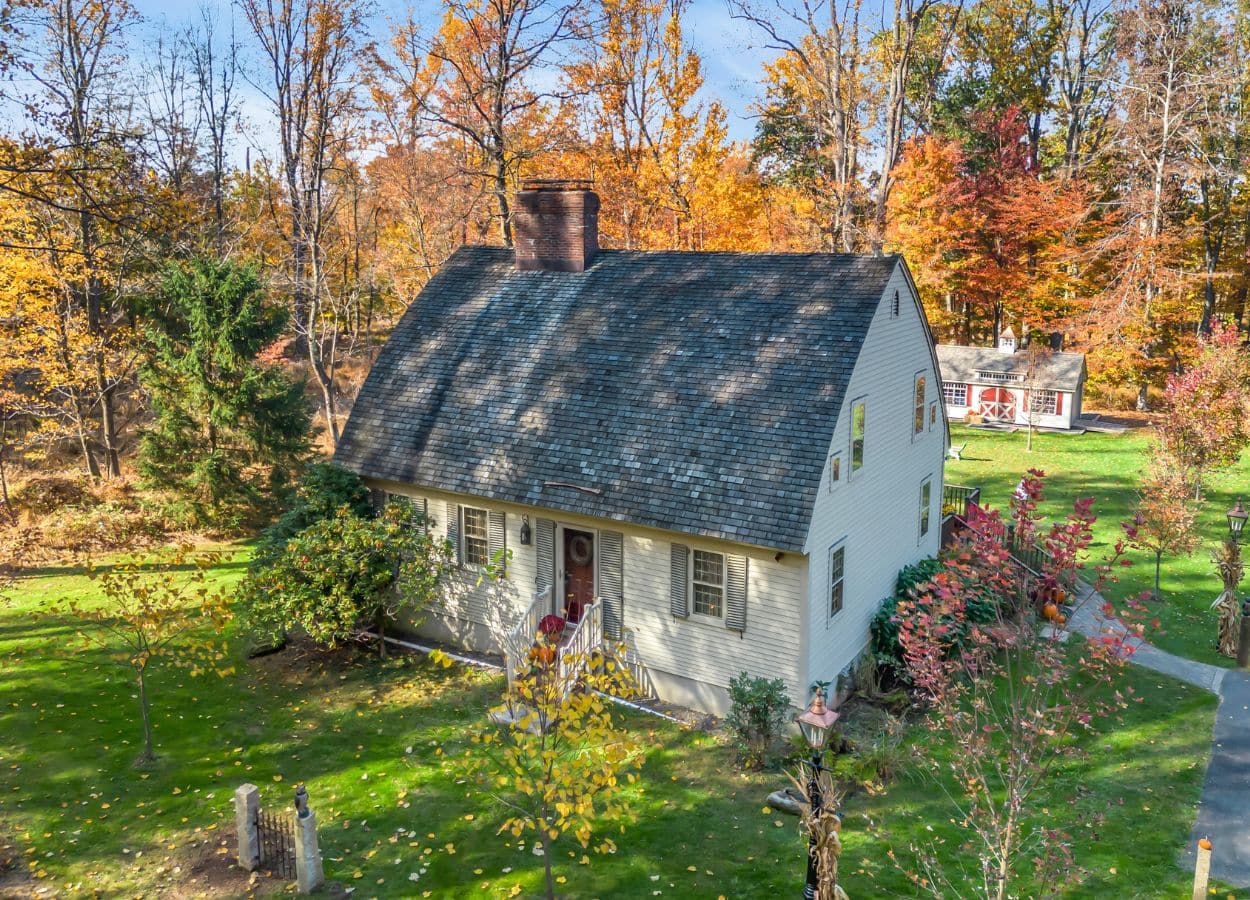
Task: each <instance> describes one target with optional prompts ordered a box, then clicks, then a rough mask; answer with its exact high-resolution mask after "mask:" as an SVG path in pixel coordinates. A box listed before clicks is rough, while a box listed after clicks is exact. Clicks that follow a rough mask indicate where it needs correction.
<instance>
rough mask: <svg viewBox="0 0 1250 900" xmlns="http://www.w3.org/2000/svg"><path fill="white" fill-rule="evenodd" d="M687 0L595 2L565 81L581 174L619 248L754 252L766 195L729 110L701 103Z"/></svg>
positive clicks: (606, 232) (698, 66)
mask: <svg viewBox="0 0 1250 900" xmlns="http://www.w3.org/2000/svg"><path fill="white" fill-rule="evenodd" d="M688 6H689V4H688V0H667V2H655V0H601V2H600V6H599V9H598V12H599V16H598V17H597V18H595V19H594V21H595V22H596V25H595V27H594V28H593V29H588V31H587V33H586V34H585V35H584V37H585V38H586V39H585V40H584V42H583V55H582V58H581V59H579V60H577V61H576V62H575V63H573V64H572V65H570V66H569V67H568V69H567V77H568V79H569V81H570V84H571V86H572V88H573V93H574V94H575V95H576V96H578V97H579V98H580V102H581V104H582V107H583V119H584V121H585V122H586V123H587V127H588V129H589V135H588V138H587V140H586V141H585V143H584V146H583V148H582V149H581V150H580V151H579V155H580V156H581V159H580V161H578V162H575V163H574V165H575V166H580V168H581V169H582V171H584V172H585V173H586V174H588V175H589V176H590V177H591V178H593V180H594V182H595V188H596V190H597V191H598V192H599V193H600V195H601V196H602V197H603V200H604V204H603V211H602V213H601V218H600V223H601V226H602V229H603V236H604V240H605V243H608V244H612V245H615V246H618V247H623V248H625V249H682V250H702V249H722V250H729V249H758V248H759V247H760V246H761V244H760V236H761V235H766V230H765V229H763V228H762V227H760V226H761V220H762V211H763V204H762V197H761V189H760V186H759V183H758V179H757V178H756V177H755V175H754V173H752V172H751V171H750V167H749V163H747V160H746V153H745V151H744V150H743V149H742V148H738V147H733V146H731V145H730V144H729V143H728V142H727V141H726V127H725V120H726V115H725V110H724V107H722V106H721V104H720V103H718V102H715V101H713V102H702V101H700V100H698V94H699V91H700V89H701V87H702V86H703V71H702V60H701V59H700V58H699V55H698V54H697V53H696V52H695V51H694V50H693V49H691V47H690V46H689V45H688V43H687V42H686V39H685V35H684V32H683V29H682V18H683V16H684V14H685V12H686V10H687V8H688Z"/></svg>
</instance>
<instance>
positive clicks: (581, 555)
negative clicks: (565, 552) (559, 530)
mask: <svg viewBox="0 0 1250 900" xmlns="http://www.w3.org/2000/svg"><path fill="white" fill-rule="evenodd" d="M590 559H591V543H590V538H589V537H587V536H586V535H584V534H575V535H573V539H572V540H571V541H569V562H570V563H572V564H573V565H575V566H588V565H590Z"/></svg>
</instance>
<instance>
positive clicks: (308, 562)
mask: <svg viewBox="0 0 1250 900" xmlns="http://www.w3.org/2000/svg"><path fill="white" fill-rule="evenodd" d="M425 526H426V522H425V520H424V517H423V516H422V515H421V514H420V513H418V512H417V511H416V510H414V509H413V507H412V506H411V505H410V504H408V503H404V502H401V501H398V500H392V501H391V502H390V503H388V504H387V506H386V509H385V510H383V512H382V514H381V515H380V516H378V517H377V518H364V517H361V516H359V515H356V514H355V513H354V512H352V510H351V509H349V508H347V507H343V508H342V509H340V510H339V512H338V514H337V515H335V516H333V517H332V518H329V519H319V520H317V521H314V522H313V523H312V524H311V525H309V526H308V527H307V528H305V529H304V530H303V531H299V532H297V533H295V534H293V535H291V536H290V537H288V538H286V540H285V543H284V544H283V545H282V546H281V549H280V550H279V551H278V552H276V553H271V554H269V555H267V556H266V557H264V558H263V560H261V561H260V562H259V563H258V564H257V565H256V566H255V567H254V568H253V569H252V570H251V571H250V572H248V575H247V577H246V578H245V579H244V582H243V584H242V585H240V588H239V602H240V604H241V607H242V610H243V618H244V621H245V622H246V623H247V625H248V627H249V628H250V629H251V630H252V631H253V632H254V633H255V634H256V635H257V636H258V637H261V638H265V639H268V640H271V641H273V642H275V643H277V642H278V641H280V640H281V639H282V636H283V635H284V634H285V633H286V631H287V630H289V629H291V628H294V627H298V628H301V629H303V631H304V632H305V633H306V634H307V635H308V636H309V637H310V638H311V639H312V640H313V641H314V642H316V643H318V644H321V645H322V646H325V647H330V648H333V647H337V646H338V645H339V644H340V643H341V642H343V641H345V640H348V639H350V638H353V637H355V636H357V635H359V634H360V633H361V631H362V630H363V629H366V628H368V627H370V626H372V627H374V628H375V629H376V630H377V640H378V653H379V654H380V655H382V656H385V655H386V641H385V640H384V637H385V628H386V624H387V623H388V622H391V621H393V620H394V619H395V618H396V617H397V616H399V614H400V613H401V612H404V611H408V612H415V611H417V610H420V609H421V608H422V607H424V606H425V605H426V604H428V603H429V602H430V601H431V600H433V599H434V598H435V597H436V595H437V592H438V588H439V585H440V584H441V582H442V580H443V578H444V576H445V575H446V573H447V572H448V571H449V570H450V568H451V565H452V548H451V546H450V544H449V543H448V542H447V541H445V540H441V539H438V538H435V537H434V536H433V535H432V534H430V533H429V532H428V530H427V528H426V527H425Z"/></svg>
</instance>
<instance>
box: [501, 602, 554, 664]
mask: <svg viewBox="0 0 1250 900" xmlns="http://www.w3.org/2000/svg"><path fill="white" fill-rule="evenodd" d="M550 610H551V588H550V587H545V588H543V589H542V590H541V591H538V592H537V593H536V594H534V601H533V602H532V603H531V604H530V606H529V609H527V610H526V611H525V612H524V613H522V615H521V618H520V619H519V620H518V621H517V623H516V625H514V626H513V628H512V630H511V631H509V632H508V633H507V634H506V635H505V636H504V640H503V644H504V648H503V651H504V652H503V656H504V665H505V668H506V670H507V673H508V684H509V686H511V684H512V682H513V681H514V680H516V674H517V672H518V671H519V670H520V668H521V666H522V665H523V664H524V662H525V659H526V655H527V654H528V653H529V651H530V648H531V647H533V646H534V640H535V638H537V637H538V623H539V622H540V621H541V620H542V617H543V616H545V615H546V614H547V613H548V612H549V611H550Z"/></svg>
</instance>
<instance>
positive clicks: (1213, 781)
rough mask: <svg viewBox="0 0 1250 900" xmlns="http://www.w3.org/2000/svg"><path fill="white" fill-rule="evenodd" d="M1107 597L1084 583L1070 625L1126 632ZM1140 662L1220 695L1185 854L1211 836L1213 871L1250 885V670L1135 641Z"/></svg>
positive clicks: (1190, 857)
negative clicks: (1111, 616)
mask: <svg viewBox="0 0 1250 900" xmlns="http://www.w3.org/2000/svg"><path fill="white" fill-rule="evenodd" d="M1102 602H1103V601H1102V597H1101V596H1099V595H1098V594H1097V593H1095V592H1094V591H1093V590H1092V589H1090V588H1089V587H1085V588H1084V590H1083V592H1082V594H1081V597H1080V600H1079V605H1078V606H1077V608H1076V609H1075V610H1074V611H1073V613H1072V617H1071V618H1070V619H1069V620H1068V624H1069V625H1071V626H1072V628H1073V629H1074V630H1075V631H1078V632H1080V633H1081V634H1084V635H1087V636H1096V635H1099V634H1106V633H1108V632H1113V631H1117V630H1122V629H1123V626H1122V625H1120V624H1119V623H1117V622H1115V621H1114V620H1108V619H1107V618H1106V617H1105V616H1103V614H1102ZM1132 643H1133V644H1134V645H1135V649H1134V651H1133V655H1132V656H1131V657H1130V659H1131V660H1132V661H1133V662H1134V663H1136V664H1137V665H1139V666H1143V667H1145V668H1147V669H1151V670H1153V671H1155V672H1161V673H1163V674H1164V675H1171V676H1172V677H1173V678H1176V679H1179V680H1180V681H1184V682H1186V683H1188V684H1192V685H1194V686H1195V687H1200V688H1202V689H1203V690H1207V691H1210V692H1211V693H1213V694H1218V695H1219V698H1220V705H1219V707H1218V709H1217V710H1216V713H1215V731H1214V734H1213V743H1212V746H1211V762H1210V763H1208V764H1207V774H1206V778H1205V780H1204V781H1203V783H1202V799H1201V800H1200V801H1199V804H1198V818H1197V820H1196V821H1195V822H1194V827H1193V831H1192V832H1190V835H1189V845H1188V846H1187V847H1186V849H1185V855H1184V857H1183V859H1184V861H1185V864H1186V865H1187V866H1189V867H1192V866H1193V864H1194V845H1195V844H1196V843H1197V842H1198V839H1199V838H1204V837H1205V838H1210V839H1211V842H1212V843H1213V844H1214V845H1215V850H1214V852H1213V853H1212V855H1211V875H1212V877H1213V878H1216V879H1219V880H1220V881H1223V882H1225V883H1226V884H1230V885H1233V886H1234V887H1250V672H1241V671H1238V670H1235V669H1222V668H1220V667H1219V666H1212V665H1208V664H1206V663H1200V662H1194V661H1193V660H1192V659H1185V658H1184V657H1180V656H1176V655H1174V654H1172V653H1168V652H1166V651H1164V650H1160V649H1159V648H1158V647H1155V646H1152V645H1151V644H1148V643H1146V642H1145V641H1140V640H1139V641H1133V642H1132Z"/></svg>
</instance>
